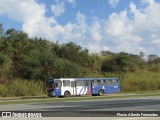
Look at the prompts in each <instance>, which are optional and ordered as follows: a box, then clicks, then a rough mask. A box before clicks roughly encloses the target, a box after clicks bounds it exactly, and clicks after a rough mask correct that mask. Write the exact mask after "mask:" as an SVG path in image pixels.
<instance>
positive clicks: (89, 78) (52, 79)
mask: <svg viewBox="0 0 160 120" xmlns="http://www.w3.org/2000/svg"><path fill="white" fill-rule="evenodd" d="M104 79H119V78H117V77H115V78H58V79H57V78H56V79H52V80H104ZM50 81H51V80H50Z"/></svg>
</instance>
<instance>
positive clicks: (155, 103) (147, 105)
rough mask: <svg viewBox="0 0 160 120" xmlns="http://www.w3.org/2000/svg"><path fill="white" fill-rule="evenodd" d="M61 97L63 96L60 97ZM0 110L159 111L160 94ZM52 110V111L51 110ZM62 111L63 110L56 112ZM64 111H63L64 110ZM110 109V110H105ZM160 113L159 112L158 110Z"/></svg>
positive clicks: (0, 107)
mask: <svg viewBox="0 0 160 120" xmlns="http://www.w3.org/2000/svg"><path fill="white" fill-rule="evenodd" d="M62 99H63V98H62ZM0 111H39V112H40V111H50V112H47V115H48V116H50V115H52V116H53V114H55V116H57V117H59V116H72V115H73V114H74V117H76V116H88V115H89V116H90V117H91V116H104V117H105V116H106V114H108V115H109V116H112V112H114V111H115V112H117V111H120V113H123V111H127V112H128V111H146V112H147V111H160V96H157V97H140V98H119V99H109V100H108V99H106V100H93V101H78V102H76V101H75V102H73V101H70V102H68V101H67V102H49V103H36V104H16V105H0ZM53 111H54V112H53ZM57 111H63V112H57ZM64 111H65V112H64ZM106 111H112V112H106ZM159 113H160V112H159Z"/></svg>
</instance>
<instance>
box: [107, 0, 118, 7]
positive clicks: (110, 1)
mask: <svg viewBox="0 0 160 120" xmlns="http://www.w3.org/2000/svg"><path fill="white" fill-rule="evenodd" d="M118 2H119V0H108V3H109V4H110V5H111V6H112V7H116V5H117V4H118Z"/></svg>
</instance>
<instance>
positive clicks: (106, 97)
mask: <svg viewBox="0 0 160 120" xmlns="http://www.w3.org/2000/svg"><path fill="white" fill-rule="evenodd" d="M147 96H160V93H146V94H142V93H141V94H140V93H138V94H121V93H116V94H109V95H105V96H94V97H92V96H82V97H68V98H57V97H51V98H46V99H44V98H43V99H27V100H26V99H23V100H22V99H21V100H19V99H17V100H5V101H3V100H0V105H9V104H31V103H46V102H67V101H84V100H104V99H118V98H137V97H147Z"/></svg>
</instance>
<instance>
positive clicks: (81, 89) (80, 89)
mask: <svg viewBox="0 0 160 120" xmlns="http://www.w3.org/2000/svg"><path fill="white" fill-rule="evenodd" d="M76 93H77V95H84V94H85V83H84V80H76Z"/></svg>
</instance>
